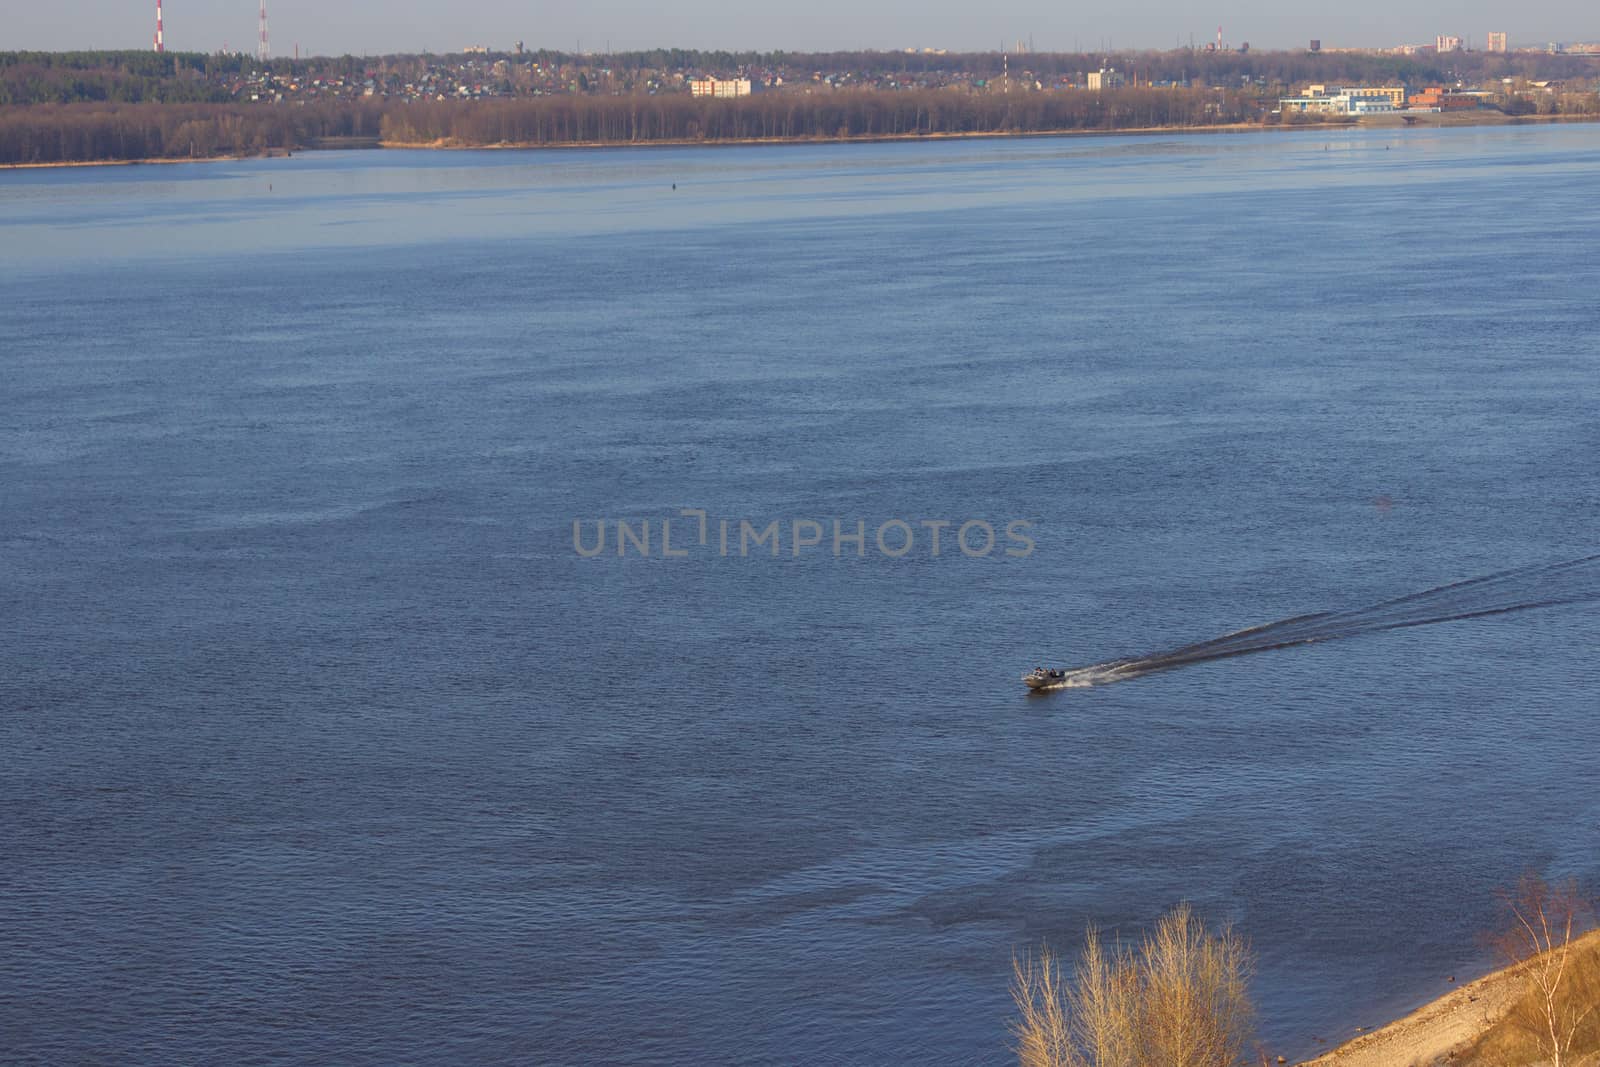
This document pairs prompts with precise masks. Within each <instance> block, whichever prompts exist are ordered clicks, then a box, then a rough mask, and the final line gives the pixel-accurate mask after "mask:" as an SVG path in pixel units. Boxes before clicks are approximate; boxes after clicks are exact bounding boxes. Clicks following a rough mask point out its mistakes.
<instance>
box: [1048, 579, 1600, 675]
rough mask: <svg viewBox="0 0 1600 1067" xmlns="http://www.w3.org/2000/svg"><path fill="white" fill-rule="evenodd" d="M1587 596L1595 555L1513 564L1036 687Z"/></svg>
mask: <svg viewBox="0 0 1600 1067" xmlns="http://www.w3.org/2000/svg"><path fill="white" fill-rule="evenodd" d="M1592 600H1600V555H1594V556H1584V557H1583V558H1581V559H1572V560H1565V561H1562V562H1560V563H1539V564H1534V565H1532V566H1527V567H1516V568H1513V569H1511V570H1505V571H1498V572H1496V573H1494V574H1486V575H1483V576H1481V577H1478V578H1467V579H1465V580H1463V581H1459V582H1450V583H1448V584H1446V585H1439V586H1435V587H1433V588H1432V589H1424V590H1422V591H1421V592H1418V593H1408V594H1406V595H1405V596H1400V597H1395V598H1394V599H1392V600H1383V601H1379V602H1378V603H1376V604H1371V605H1368V606H1367V607H1364V608H1351V609H1346V610H1342V611H1321V612H1315V613H1313V614H1310V615H1295V616H1293V617H1291V618H1287V619H1279V620H1278V621H1276V622H1268V623H1262V624H1261V625H1259V626H1251V627H1247V628H1246V629H1243V630H1235V631H1234V632H1233V633H1228V634H1223V635H1222V636H1221V637H1213V638H1211V639H1210V640H1208V641H1200V642H1196V643H1195V644H1190V645H1182V646H1180V647H1178V648H1174V649H1169V650H1168V651H1165V652H1156V653H1152V654H1151V655H1148V656H1137V657H1133V658H1130V659H1117V660H1107V661H1106V662H1104V663H1094V664H1090V665H1089V666H1086V667H1074V668H1069V669H1068V670H1066V671H1065V672H1064V673H1063V676H1062V678H1061V680H1060V681H1058V682H1056V683H1054V684H1052V685H1048V686H1041V687H1040V689H1039V690H1038V691H1039V692H1047V691H1049V690H1053V689H1081V688H1084V687H1086V686H1096V685H1108V684H1110V683H1111V682H1121V681H1126V680H1128V679H1130V678H1138V677H1140V676H1142V675H1146V674H1151V673H1153V672H1155V671H1165V670H1171V669H1173V668H1174V667H1185V666H1188V665H1189V664H1191V663H1207V662H1210V661H1211V660H1218V659H1226V658H1228V657H1230V656H1243V655H1246V654H1248V653H1251V652H1266V651H1268V650H1269V649H1274V648H1289V647H1291V646H1293V645H1309V644H1313V643H1315V642H1318V641H1335V640H1338V639H1339V638H1342V637H1358V636H1360V635H1362V634H1371V633H1379V632H1381V631H1383V630H1398V629H1402V628H1404V627H1408V626H1427V625H1430V624H1432V623H1436V622H1454V621H1456V620H1458V619H1475V618H1481V617H1483V616H1486V615H1501V614H1505V613H1507V612H1512V611H1525V610H1527V609H1529V608H1543V607H1550V606H1553V605H1556V604H1578V603H1584V602H1587V601H1592Z"/></svg>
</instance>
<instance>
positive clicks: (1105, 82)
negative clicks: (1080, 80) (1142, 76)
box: [1089, 67, 1128, 89]
mask: <svg viewBox="0 0 1600 1067" xmlns="http://www.w3.org/2000/svg"><path fill="white" fill-rule="evenodd" d="M1126 84H1128V81H1127V79H1126V78H1124V77H1123V76H1122V73H1121V72H1120V71H1118V70H1117V69H1116V68H1115V67H1109V68H1108V67H1101V68H1100V69H1099V70H1091V71H1090V72H1089V88H1091V89H1120V88H1122V87H1123V86H1124V85H1126Z"/></svg>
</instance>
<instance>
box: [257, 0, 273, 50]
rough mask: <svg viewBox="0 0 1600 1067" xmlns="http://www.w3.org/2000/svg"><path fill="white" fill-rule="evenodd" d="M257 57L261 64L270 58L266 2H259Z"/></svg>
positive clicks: (264, 0)
mask: <svg viewBox="0 0 1600 1067" xmlns="http://www.w3.org/2000/svg"><path fill="white" fill-rule="evenodd" d="M257 57H258V58H259V59H260V60H261V62H263V63H265V62H266V61H267V60H269V59H271V58H272V49H270V48H268V47H267V0H261V44H260V45H259V46H258V49H257Z"/></svg>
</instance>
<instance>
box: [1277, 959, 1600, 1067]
mask: <svg viewBox="0 0 1600 1067" xmlns="http://www.w3.org/2000/svg"><path fill="white" fill-rule="evenodd" d="M1573 944H1574V946H1575V947H1576V948H1578V949H1583V950H1594V949H1597V948H1600V930H1592V931H1590V932H1589V933H1588V934H1586V935H1584V936H1583V937H1581V938H1578V939H1576V940H1575V941H1574V942H1573ZM1525 988H1526V987H1525V985H1524V984H1523V982H1522V974H1521V971H1520V969H1518V968H1510V967H1508V968H1504V969H1502V970H1498V971H1494V972H1492V973H1490V974H1487V975H1484V976H1483V977H1482V978H1479V979H1478V980H1477V981H1474V982H1468V983H1467V984H1465V985H1463V986H1460V987H1458V988H1456V989H1453V990H1451V991H1450V992H1449V993H1446V994H1445V995H1444V996H1442V997H1440V998H1439V999H1438V1000H1435V1001H1432V1002H1431V1003H1428V1004H1425V1005H1423V1006H1422V1007H1420V1008H1418V1009H1417V1010H1416V1011H1414V1012H1412V1013H1411V1014H1410V1015H1407V1016H1405V1017H1404V1018H1401V1019H1397V1020H1395V1021H1394V1022H1392V1023H1390V1024H1389V1025H1387V1026H1382V1027H1379V1028H1378V1029H1376V1030H1373V1031H1372V1032H1371V1033H1366V1034H1362V1035H1361V1036H1359V1037H1357V1038H1355V1039H1353V1040H1351V1041H1347V1042H1345V1043H1344V1044H1343V1045H1340V1046H1339V1047H1338V1048H1336V1049H1333V1050H1332V1051H1331V1052H1326V1053H1324V1054H1322V1055H1321V1056H1318V1057H1317V1058H1315V1059H1311V1060H1305V1061H1302V1064H1301V1067H1436V1065H1444V1064H1451V1065H1455V1064H1461V1063H1466V1062H1469V1061H1465V1060H1462V1059H1460V1058H1459V1057H1460V1055H1461V1053H1463V1052H1464V1051H1465V1050H1466V1047H1467V1046H1468V1045H1469V1044H1470V1043H1471V1042H1472V1041H1474V1040H1476V1039H1477V1038H1478V1037H1480V1036H1481V1035H1482V1034H1484V1033H1485V1032H1486V1031H1487V1030H1488V1029H1489V1028H1490V1027H1491V1026H1493V1025H1494V1024H1495V1023H1497V1022H1499V1021H1500V1020H1501V1019H1502V1018H1504V1016H1505V1014H1506V1012H1507V1011H1509V1010H1510V1008H1511V1005H1512V1003H1513V1002H1514V1001H1515V1000H1516V998H1517V996H1518V995H1519V994H1520V993H1521V992H1523V990H1524V989H1525ZM1584 1062H1589V1061H1587V1060H1586V1061H1584Z"/></svg>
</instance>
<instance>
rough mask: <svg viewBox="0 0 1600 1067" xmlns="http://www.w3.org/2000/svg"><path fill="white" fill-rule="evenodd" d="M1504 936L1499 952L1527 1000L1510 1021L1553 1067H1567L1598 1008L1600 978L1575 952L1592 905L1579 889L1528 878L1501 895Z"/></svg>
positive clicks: (1498, 941) (1499, 941)
mask: <svg viewBox="0 0 1600 1067" xmlns="http://www.w3.org/2000/svg"><path fill="white" fill-rule="evenodd" d="M1500 903H1501V907H1502V908H1503V909H1504V910H1505V912H1506V919H1507V921H1506V924H1505V931H1504V932H1503V933H1502V934H1501V935H1500V936H1499V937H1498V938H1497V939H1496V947H1497V948H1498V950H1499V951H1500V952H1501V954H1502V955H1504V956H1505V957H1506V959H1507V961H1508V962H1509V963H1510V964H1511V965H1512V966H1514V967H1517V968H1520V969H1522V971H1523V973H1524V974H1525V976H1526V981H1527V988H1528V995H1527V996H1525V997H1523V998H1522V999H1521V1000H1519V1001H1518V1003H1517V1004H1516V1005H1515V1006H1514V1007H1513V1008H1512V1010H1511V1014H1510V1016H1508V1019H1507V1021H1508V1022H1509V1023H1510V1024H1511V1025H1512V1026H1513V1027H1515V1028H1516V1029H1518V1030H1520V1031H1522V1032H1523V1033H1525V1034H1526V1035H1528V1036H1529V1037H1531V1038H1532V1039H1533V1040H1534V1041H1535V1042H1537V1044H1538V1046H1539V1050H1540V1052H1542V1053H1543V1054H1544V1055H1545V1056H1547V1057H1549V1059H1550V1063H1551V1065H1552V1067H1563V1064H1564V1063H1566V1062H1567V1061H1568V1057H1570V1056H1571V1054H1572V1050H1573V1041H1574V1039H1575V1038H1576V1037H1577V1035H1578V1032H1579V1029H1580V1028H1581V1027H1582V1026H1583V1025H1584V1023H1585V1022H1586V1021H1587V1020H1588V1019H1589V1018H1590V1017H1591V1016H1593V1015H1594V1014H1595V1012H1596V1009H1597V1007H1600V978H1597V976H1596V974H1595V970H1596V969H1595V968H1594V967H1593V966H1592V965H1590V964H1588V963H1586V961H1585V960H1583V959H1582V958H1581V956H1580V955H1579V954H1578V953H1576V952H1575V951H1574V947H1573V939H1574V936H1575V935H1577V934H1580V933H1581V932H1582V931H1583V929H1584V927H1585V926H1586V925H1587V924H1588V923H1589V922H1590V921H1592V920H1593V918H1594V908H1593V905H1592V904H1591V903H1590V902H1589V901H1588V900H1586V899H1585V898H1584V896H1583V895H1582V894H1581V893H1580V892H1579V891H1578V886H1577V883H1575V882H1572V881H1567V882H1564V883H1561V884H1558V885H1554V886H1552V885H1550V884H1549V883H1547V882H1545V881H1544V880H1543V879H1541V878H1538V877H1536V876H1534V875H1524V876H1523V877H1522V878H1521V879H1520V880H1519V881H1518V882H1517V885H1516V887H1515V888H1514V889H1511V890H1507V891H1504V892H1502V893H1501V894H1500Z"/></svg>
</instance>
